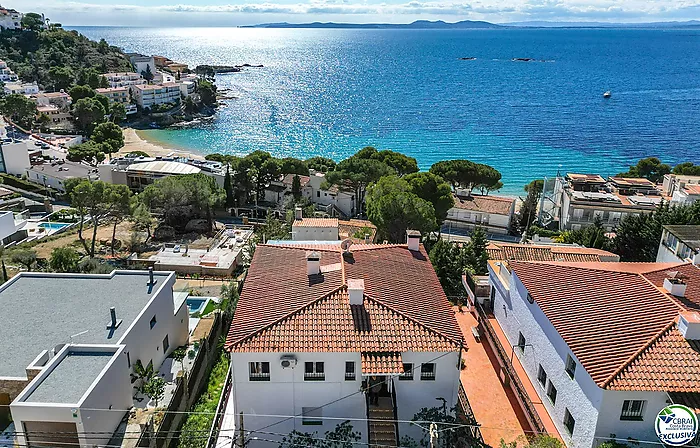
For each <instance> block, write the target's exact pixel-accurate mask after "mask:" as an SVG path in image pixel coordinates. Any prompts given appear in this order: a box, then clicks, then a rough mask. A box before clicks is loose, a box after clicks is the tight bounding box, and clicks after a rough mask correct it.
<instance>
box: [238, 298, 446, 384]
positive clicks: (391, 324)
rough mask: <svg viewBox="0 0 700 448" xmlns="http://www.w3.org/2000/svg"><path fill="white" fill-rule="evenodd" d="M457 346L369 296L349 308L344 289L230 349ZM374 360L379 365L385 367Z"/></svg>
mask: <svg viewBox="0 0 700 448" xmlns="http://www.w3.org/2000/svg"><path fill="white" fill-rule="evenodd" d="M239 306H240V304H239ZM236 312H238V310H237V311H236ZM234 323H235V321H234ZM457 347H459V345H458V344H455V342H454V341H451V340H449V339H448V338H446V337H445V336H443V335H441V334H439V333H437V332H435V331H432V330H430V329H428V328H427V327H425V326H423V325H421V324H420V323H418V322H416V321H414V320H412V319H409V318H407V317H406V316H404V315H402V314H400V313H398V312H397V311H395V310H393V309H391V308H390V307H387V306H386V305H383V304H382V303H380V302H378V301H376V300H374V299H371V298H369V297H365V299H364V306H360V305H350V302H349V299H348V294H347V288H346V287H343V288H341V289H340V290H339V291H336V292H333V293H331V294H328V295H327V296H325V297H323V298H321V299H319V300H317V301H314V302H313V303H311V304H309V305H308V306H306V307H303V308H302V309H299V310H297V311H295V312H293V313H291V314H289V315H287V316H284V317H283V318H282V319H280V320H278V321H277V322H275V323H274V324H272V325H269V326H267V327H266V328H264V329H262V330H261V331H258V332H256V333H253V334H252V335H251V336H249V337H247V338H244V339H243V340H241V341H239V342H238V343H235V344H233V345H231V346H230V350H231V351H233V352H387V351H394V352H402V351H417V352H424V351H431V352H448V351H453V350H455V348H457ZM373 359H375V361H374V364H373V365H374V366H375V367H378V366H380V365H382V364H379V363H378V359H377V358H373ZM399 361H400V358H399ZM363 364H364V362H363ZM364 371H365V370H364V368H363V372H364ZM384 373H388V372H386V371H385V372H384Z"/></svg>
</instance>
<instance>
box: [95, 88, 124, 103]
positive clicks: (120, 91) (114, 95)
mask: <svg viewBox="0 0 700 448" xmlns="http://www.w3.org/2000/svg"><path fill="white" fill-rule="evenodd" d="M95 92H97V93H98V94H100V95H104V96H106V97H107V99H108V100H109V102H110V103H123V104H128V103H129V100H130V99H131V97H130V96H129V88H128V87H108V88H103V89H95Z"/></svg>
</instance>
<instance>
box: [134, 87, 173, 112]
mask: <svg viewBox="0 0 700 448" xmlns="http://www.w3.org/2000/svg"><path fill="white" fill-rule="evenodd" d="M131 95H132V97H133V98H134V101H136V104H137V105H138V106H139V107H140V108H142V109H145V108H151V107H153V106H156V105H160V104H175V103H177V102H179V101H180V97H181V96H182V93H181V91H180V86H179V85H178V84H176V83H174V82H173V83H164V84H136V85H133V86H131Z"/></svg>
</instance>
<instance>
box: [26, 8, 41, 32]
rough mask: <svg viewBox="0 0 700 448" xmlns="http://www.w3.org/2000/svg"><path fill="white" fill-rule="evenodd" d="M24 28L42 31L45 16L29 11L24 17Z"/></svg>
mask: <svg viewBox="0 0 700 448" xmlns="http://www.w3.org/2000/svg"><path fill="white" fill-rule="evenodd" d="M21 24H22V28H24V29H25V30H29V31H35V32H36V31H40V30H41V29H42V28H43V27H44V18H43V17H42V15H41V14H37V13H35V12H28V13H26V14H25V15H24V16H23V17H22V21H21Z"/></svg>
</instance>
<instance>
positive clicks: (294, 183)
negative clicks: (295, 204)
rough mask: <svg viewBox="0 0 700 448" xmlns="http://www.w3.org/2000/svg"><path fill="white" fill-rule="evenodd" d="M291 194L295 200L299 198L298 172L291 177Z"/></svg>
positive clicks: (299, 183) (299, 179)
mask: <svg viewBox="0 0 700 448" xmlns="http://www.w3.org/2000/svg"><path fill="white" fill-rule="evenodd" d="M292 196H293V197H294V199H295V200H297V201H298V200H299V198H301V177H299V175H298V174H295V175H294V177H293V178H292Z"/></svg>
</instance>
